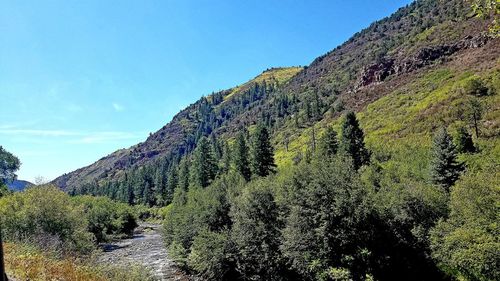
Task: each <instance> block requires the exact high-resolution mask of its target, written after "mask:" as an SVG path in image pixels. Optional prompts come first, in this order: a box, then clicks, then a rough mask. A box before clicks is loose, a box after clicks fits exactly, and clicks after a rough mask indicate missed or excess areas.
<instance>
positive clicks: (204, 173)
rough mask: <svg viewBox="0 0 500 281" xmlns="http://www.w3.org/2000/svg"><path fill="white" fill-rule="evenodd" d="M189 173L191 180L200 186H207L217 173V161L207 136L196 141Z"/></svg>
mask: <svg viewBox="0 0 500 281" xmlns="http://www.w3.org/2000/svg"><path fill="white" fill-rule="evenodd" d="M191 174H192V177H193V182H194V183H196V184H198V185H199V186H201V187H207V186H208V185H209V184H210V183H211V182H212V181H213V180H214V178H215V176H216V175H217V163H216V161H215V156H214V154H213V151H212V149H211V147H210V143H209V141H208V139H207V138H201V139H200V141H199V142H198V145H197V147H196V150H195V153H194V161H193V166H192V171H191Z"/></svg>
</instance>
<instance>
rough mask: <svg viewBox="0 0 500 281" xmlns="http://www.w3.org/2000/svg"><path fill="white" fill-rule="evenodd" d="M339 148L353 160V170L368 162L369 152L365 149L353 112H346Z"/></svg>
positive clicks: (362, 136) (361, 133) (361, 131)
mask: <svg viewBox="0 0 500 281" xmlns="http://www.w3.org/2000/svg"><path fill="white" fill-rule="evenodd" d="M340 147H341V149H342V152H343V153H345V154H347V155H348V156H350V157H351V158H352V159H353V164H354V168H355V169H359V168H360V167H361V166H362V165H365V164H367V163H368V162H370V152H369V151H368V150H367V149H366V147H365V137H364V133H363V130H362V129H361V127H360V126H359V122H358V119H357V118H356V114H354V112H348V113H347V114H346V115H345V117H344V121H343V123H342V137H341V141H340Z"/></svg>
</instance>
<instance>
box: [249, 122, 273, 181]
mask: <svg viewBox="0 0 500 281" xmlns="http://www.w3.org/2000/svg"><path fill="white" fill-rule="evenodd" d="M252 154H253V157H252V168H253V173H254V174H256V175H258V176H260V177H265V176H267V175H269V174H270V173H273V172H274V171H275V168H276V164H274V151H273V147H272V146H271V140H270V136H269V132H268V131H267V128H266V127H265V126H264V125H262V124H260V125H258V126H257V129H256V131H255V133H254V136H253V147H252Z"/></svg>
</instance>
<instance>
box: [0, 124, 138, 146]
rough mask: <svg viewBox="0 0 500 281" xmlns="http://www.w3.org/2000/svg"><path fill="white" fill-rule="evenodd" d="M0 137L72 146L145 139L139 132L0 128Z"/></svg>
mask: <svg viewBox="0 0 500 281" xmlns="http://www.w3.org/2000/svg"><path fill="white" fill-rule="evenodd" d="M0 135H8V136H13V137H20V136H22V137H29V138H30V139H33V140H37V139H36V137H65V138H67V139H68V140H67V143H73V144H93V143H109V142H113V141H120V140H132V139H136V140H140V139H141V138H144V137H145V135H146V134H145V133H140V132H122V131H100V132H84V131H68V130H36V129H16V128H7V127H0Z"/></svg>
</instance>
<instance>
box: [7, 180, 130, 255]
mask: <svg viewBox="0 0 500 281" xmlns="http://www.w3.org/2000/svg"><path fill="white" fill-rule="evenodd" d="M0 218H1V220H2V221H1V222H2V231H3V234H4V237H5V239H6V240H10V241H19V242H25V243H29V244H34V245H36V246H39V247H40V248H42V249H52V250H56V251H60V252H63V253H77V254H86V253H89V252H90V251H92V250H93V249H94V248H95V243H96V242H103V241H106V240H108V239H109V238H111V237H112V236H122V235H131V234H132V232H133V230H134V228H135V227H136V226H137V224H136V218H135V215H134V212H133V210H132V209H131V207H129V206H128V205H126V204H123V203H116V202H113V201H111V200H110V199H108V198H104V197H91V196H81V197H74V198H72V197H70V196H69V195H68V194H67V193H65V192H63V191H61V190H60V189H58V188H56V187H54V186H37V187H32V188H28V189H27V190H26V191H24V192H18V193H14V194H12V195H10V196H5V197H2V198H1V199H0Z"/></svg>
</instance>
